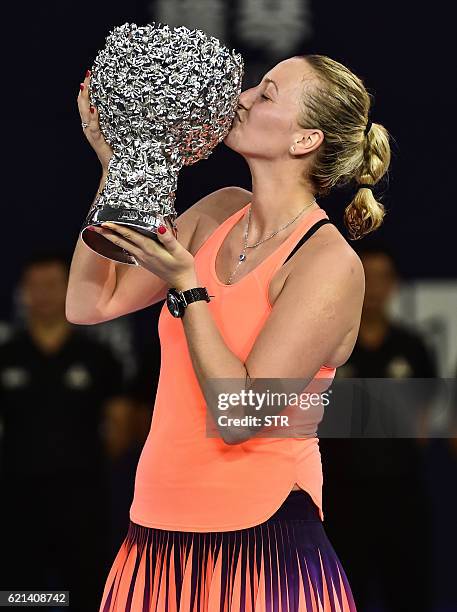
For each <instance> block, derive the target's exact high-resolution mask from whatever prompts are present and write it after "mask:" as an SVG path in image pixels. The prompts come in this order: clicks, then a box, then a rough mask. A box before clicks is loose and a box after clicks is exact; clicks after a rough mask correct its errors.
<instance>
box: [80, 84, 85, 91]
mask: <svg viewBox="0 0 457 612" xmlns="http://www.w3.org/2000/svg"><path fill="white" fill-rule="evenodd" d="M79 89H80V90H81V91H82V90H83V89H84V83H80V85H79Z"/></svg>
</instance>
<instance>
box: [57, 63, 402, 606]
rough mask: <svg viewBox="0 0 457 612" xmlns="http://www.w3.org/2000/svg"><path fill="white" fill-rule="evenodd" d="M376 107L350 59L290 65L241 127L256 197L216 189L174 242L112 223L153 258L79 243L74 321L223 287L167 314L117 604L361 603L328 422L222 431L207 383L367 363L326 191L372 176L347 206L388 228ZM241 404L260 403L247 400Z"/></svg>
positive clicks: (189, 215) (355, 277) (106, 598)
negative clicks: (330, 493)
mask: <svg viewBox="0 0 457 612" xmlns="http://www.w3.org/2000/svg"><path fill="white" fill-rule="evenodd" d="M89 77H90V74H89V73H87V74H86V79H85V81H84V83H83V84H81V91H80V93H79V96H78V106H79V110H80V114H81V119H82V121H83V122H84V124H87V127H86V128H85V134H86V137H87V139H88V140H89V142H90V144H91V145H92V146H93V147H94V149H95V151H96V152H97V155H98V157H99V159H100V161H101V164H102V168H103V173H102V179H101V183H100V185H101V186H103V184H104V181H105V178H106V172H107V166H108V162H109V159H110V157H111V155H112V151H111V149H110V148H109V146H108V145H107V144H106V142H105V141H104V139H103V137H102V135H101V133H100V130H99V125H98V115H97V110H96V109H95V108H93V107H92V108H90V105H89V99H88V94H87V87H88V84H89ZM369 107H370V99H369V96H368V94H367V92H366V90H365V88H364V86H363V83H362V82H361V81H360V79H358V78H357V77H356V76H354V75H353V74H352V73H351V72H350V71H349V70H348V69H347V68H345V67H344V66H342V65H341V64H339V63H338V62H335V61H333V60H331V59H329V58H327V57H323V56H318V55H311V56H300V57H293V58H290V59H287V60H285V61H283V62H281V63H279V64H278V65H276V66H275V67H274V68H273V69H271V70H270V71H269V72H268V74H267V75H265V78H264V79H262V81H261V83H259V84H258V85H257V86H256V87H252V88H250V89H248V90H246V91H244V92H243V93H242V94H241V96H240V99H239V108H238V112H237V118H236V119H235V121H234V123H233V126H232V129H231V131H230V133H229V134H228V136H227V137H226V139H225V144H226V145H227V146H229V147H230V148H232V149H233V150H234V151H237V152H238V153H240V155H242V156H243V157H244V158H245V159H246V161H247V163H248V165H249V168H250V170H251V174H252V193H251V192H248V191H245V190H243V189H239V188H236V187H230V188H224V189H221V190H219V191H216V192H215V193H212V194H210V195H208V196H207V197H205V198H203V199H202V200H200V201H199V202H197V203H196V204H195V205H194V206H192V207H191V208H190V209H188V210H187V211H186V212H185V213H183V214H182V215H181V216H180V217H178V219H177V227H178V237H179V240H178V239H177V238H176V237H175V236H174V234H173V232H172V231H171V228H166V227H163V228H161V229H159V233H158V238H159V242H157V243H156V242H155V241H153V240H151V239H148V238H146V237H144V236H143V235H141V234H139V233H138V232H135V231H134V230H132V229H131V228H125V227H122V226H119V225H114V224H104V227H103V228H94V230H95V231H99V232H101V233H102V234H103V236H105V237H106V238H107V239H108V240H111V241H113V242H114V243H116V244H118V245H120V246H122V247H123V248H125V249H127V250H128V251H129V252H130V253H132V255H134V257H135V258H136V259H137V261H138V263H139V266H138V267H130V266H123V265H121V264H117V263H114V262H111V261H109V260H106V259H104V258H101V257H98V256H97V255H95V254H93V253H92V252H91V251H90V250H89V249H87V248H85V246H84V245H83V243H82V242H81V241H80V240H79V241H78V244H77V246H76V249H75V253H74V257H73V262H72V268H71V275H70V282H69V287H68V296H67V316H68V318H69V320H70V321H72V322H74V323H84V324H87V323H89V324H91V323H97V322H100V321H105V320H108V319H112V318H115V317H118V316H120V315H123V314H126V313H128V312H132V311H135V310H138V309H140V308H144V307H145V306H147V305H150V304H153V303H156V302H158V301H160V300H163V299H164V298H165V297H166V296H167V293H168V290H169V289H170V288H174V289H176V290H178V291H186V290H188V289H193V288H197V287H205V288H206V289H207V291H208V293H209V294H210V296H211V298H210V301H209V302H208V301H206V300H205V299H199V300H197V301H194V302H192V303H190V304H188V305H187V307H185V308H183V307H182V310H181V313H180V314H181V316H178V317H175V316H174V315H173V312H172V310H173V309H171V310H170V311H169V310H168V308H167V304H164V306H163V308H162V311H161V314H160V318H159V335H160V339H161V351H162V360H161V361H162V363H161V372H160V378H159V383H158V389H157V395H156V401H155V405H154V413H153V419H152V423H151V430H150V432H149V436H148V439H147V440H146V443H145V445H144V448H143V451H142V454H141V457H140V460H139V464H138V468H137V473H136V479H135V493H134V499H133V503H132V506H131V509H130V526H129V530H128V534H127V536H126V539H125V541H124V542H123V544H122V546H121V548H120V550H119V552H118V554H117V556H116V558H115V560H114V562H113V565H112V568H111V571H110V572H109V575H108V578H107V581H106V584H105V589H104V592H103V597H102V601H101V605H100V611H101V612H110V611H115V610H116V611H121V610H122V611H124V610H135V611H140V610H141V611H143V610H160V611H165V610H169V611H176V612H184V611H185V612H188V611H194V610H195V611H199V612H200V611H209V612H213V611H224V612H225V611H227V610H230V611H232V612H235V611H236V612H239V611H241V610H244V611H246V612H247V611H249V610H257V611H260V610H262V611H264V610H278V609H279V610H284V611H286V610H287V611H292V610H299V611H306V612H310V611H314V610H324V611H327V610H328V611H330V610H342V611H346V610H350V611H353V610H355V609H356V608H355V603H354V598H353V595H352V593H351V589H350V585H349V581H348V578H347V576H346V574H345V572H344V570H343V567H342V565H341V563H340V561H339V559H338V557H337V555H336V554H335V551H334V550H333V548H332V546H331V544H330V542H329V540H328V538H327V537H326V534H325V531H324V528H323V510H322V469H321V460H320V453H319V446H318V439H317V437H316V435H315V433H314V434H313V435H307V436H305V437H293V436H289V437H286V436H281V437H278V438H271V437H265V436H256V437H255V436H254V434H255V433H256V431H257V432H258V429H257V430H256V428H255V427H252V428H249V427H244V428H241V427H239V426H238V424H237V422H233V423H232V424H231V425H230V426H229V427H227V428H226V427H225V426H220V427H219V426H218V432H219V434H220V435H219V436H212V437H210V436H208V435H207V434H206V429H205V426H206V423H207V422H208V421H207V420H206V419H207V417H208V414H207V412H208V413H210V414H209V416H210V417H212V418H215V417H217V410H216V408H215V405H214V402H213V399H212V396H211V391H210V390H208V386H207V385H206V384H205V383H206V382H207V381H208V380H213V381H214V380H221V379H233V380H235V381H244V382H247V378H248V377H249V378H250V379H251V380H257V379H264V378H270V379H275V380H279V379H281V380H284V379H302V378H309V379H310V380H313V379H314V380H318V379H322V378H323V379H326V378H328V379H330V381H331V379H332V378H333V377H334V375H335V371H336V368H337V367H338V366H340V365H342V364H343V363H345V362H346V361H347V359H348V358H349V356H350V354H351V351H352V349H353V347H354V344H355V342H356V338H357V333H358V328H359V323H360V315H361V309H362V302H363V295H364V275H363V268H362V265H361V262H360V259H359V258H358V257H357V255H356V254H355V252H354V251H353V249H352V248H351V247H350V246H349V245H348V243H347V242H346V240H345V239H344V238H343V236H342V235H341V234H340V233H339V232H338V230H337V229H336V227H335V226H333V225H332V224H331V223H330V222H329V219H328V216H327V215H326V213H325V211H324V210H323V209H322V208H320V207H319V205H318V204H317V202H316V201H315V199H314V198H315V196H316V195H321V194H324V193H327V192H328V191H329V190H330V189H331V188H332V187H334V186H336V185H339V184H343V183H346V182H348V181H350V180H351V179H355V180H356V181H357V182H358V183H359V184H361V183H363V184H365V185H367V187H364V188H360V189H359V190H358V191H357V194H356V196H355V198H354V200H353V202H351V204H350V205H349V206H348V207H347V209H346V212H345V221H346V224H347V227H348V228H349V231H350V232H351V235H352V236H353V237H354V238H359V237H361V236H362V235H363V234H365V233H368V232H370V231H372V230H374V229H376V228H377V227H378V226H379V225H380V224H381V222H382V219H383V216H384V214H385V213H384V209H383V207H382V205H381V204H379V203H378V202H376V200H375V198H374V196H373V193H372V190H371V189H370V187H371V186H372V185H374V184H375V183H376V182H377V181H378V180H379V179H380V178H381V177H382V176H383V175H384V174H385V172H386V171H387V168H388V166H389V162H390V149H389V139H388V134H387V131H386V130H385V129H384V128H383V127H382V126H381V125H379V124H371V122H370V121H369V119H368V114H369ZM162 232H163V233H162ZM305 241H306V244H304V243H305ZM303 244H304V246H302V245H303ZM300 247H301V248H300ZM249 249H252V250H249ZM178 295H179V294H178ZM175 296H176V294H175ZM175 314H176V313H175ZM327 386H328V385H327ZM240 388H241V387H240ZM228 414H229V415H230V416H233V415H235V416H240V415H243V414H244V413H243V409H240V408H239V407H235V406H233V407H232V408H231V410H230V412H229V413H228ZM246 414H247V409H246ZM321 416H322V415H320V417H321ZM209 420H211V419H209ZM318 422H319V419H315V422H313V423H311V425H312V427H311V431H314V432H315V430H316V427H317V423H318Z"/></svg>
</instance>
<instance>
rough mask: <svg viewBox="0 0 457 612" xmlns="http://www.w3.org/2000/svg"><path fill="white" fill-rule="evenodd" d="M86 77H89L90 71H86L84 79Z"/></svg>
mask: <svg viewBox="0 0 457 612" xmlns="http://www.w3.org/2000/svg"><path fill="white" fill-rule="evenodd" d="M88 76H90V70H86V79H87V77H88Z"/></svg>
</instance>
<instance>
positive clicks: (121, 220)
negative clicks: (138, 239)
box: [80, 206, 177, 266]
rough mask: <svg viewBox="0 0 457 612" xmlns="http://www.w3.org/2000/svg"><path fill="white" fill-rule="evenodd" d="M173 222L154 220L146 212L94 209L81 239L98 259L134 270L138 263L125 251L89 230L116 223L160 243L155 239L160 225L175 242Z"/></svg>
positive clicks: (165, 218)
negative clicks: (171, 235) (168, 230)
mask: <svg viewBox="0 0 457 612" xmlns="http://www.w3.org/2000/svg"><path fill="white" fill-rule="evenodd" d="M175 218H176V214H174V215H167V216H162V215H158V216H155V215H154V214H152V213H148V212H142V211H137V210H126V209H125V208H112V207H109V206H104V207H103V208H99V209H97V208H95V209H94V210H93V211H91V212H90V213H89V215H88V216H87V218H86V220H85V222H84V225H83V228H82V230H81V234H80V236H81V240H82V241H83V242H84V244H85V245H86V246H88V247H89V248H90V249H91V250H92V251H94V252H95V253H97V254H98V255H101V256H102V257H106V259H111V260H112V261H116V262H118V263H123V264H129V265H131V266H137V265H138V262H137V261H136V259H135V258H134V257H133V255H131V254H130V253H129V252H128V251H127V250H125V249H123V248H121V247H119V246H117V245H115V244H114V243H113V242H111V240H108V239H107V238H105V237H104V236H102V235H101V234H99V233H98V232H93V231H91V230H90V229H89V227H90V226H97V225H101V224H102V223H105V222H110V223H117V224H119V225H125V226H127V227H131V228H132V229H133V230H135V231H136V232H139V233H140V234H143V235H144V236H147V237H148V238H152V239H153V240H155V241H156V242H159V239H158V237H157V228H158V227H159V225H167V226H168V227H169V228H170V229H171V231H172V232H173V235H174V236H175V238H177V229H176V225H175V224H174V220H175Z"/></svg>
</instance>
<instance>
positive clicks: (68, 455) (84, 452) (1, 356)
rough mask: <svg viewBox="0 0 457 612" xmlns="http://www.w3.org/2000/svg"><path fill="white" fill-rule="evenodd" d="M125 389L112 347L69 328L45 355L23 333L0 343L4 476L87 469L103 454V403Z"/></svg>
mask: <svg viewBox="0 0 457 612" xmlns="http://www.w3.org/2000/svg"><path fill="white" fill-rule="evenodd" d="M122 388H123V377H122V369H121V366H120V364H119V362H118V361H117V360H116V359H115V358H114V356H113V355H112V353H111V351H110V350H109V349H108V348H107V347H105V346H104V345H102V344H100V343H98V342H95V341H93V340H91V339H89V338H87V337H86V336H85V335H84V334H83V333H82V332H80V331H78V330H77V329H71V331H70V334H69V335H68V336H67V338H66V340H65V341H64V343H63V345H62V346H61V347H60V348H59V349H58V350H57V351H56V352H53V353H44V352H42V351H41V350H40V348H39V347H38V346H37V345H36V344H35V342H34V340H33V338H32V336H31V335H30V334H29V332H28V331H26V330H18V331H17V332H16V333H15V334H14V335H13V337H12V338H11V339H9V340H8V341H7V342H5V343H4V344H2V345H1V346H0V421H1V425H2V439H1V441H2V444H1V447H2V463H1V466H2V468H3V472H4V475H5V474H7V475H11V476H13V477H20V476H33V475H37V476H55V475H58V474H59V473H66V472H68V470H71V471H73V472H90V471H91V470H94V469H95V468H96V466H97V462H98V461H99V460H100V459H101V452H102V451H101V448H102V446H101V436H100V433H101V432H100V425H101V419H102V407H103V402H104V401H105V400H106V399H108V398H109V397H110V396H113V395H116V394H117V393H120V392H121V391H122Z"/></svg>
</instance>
